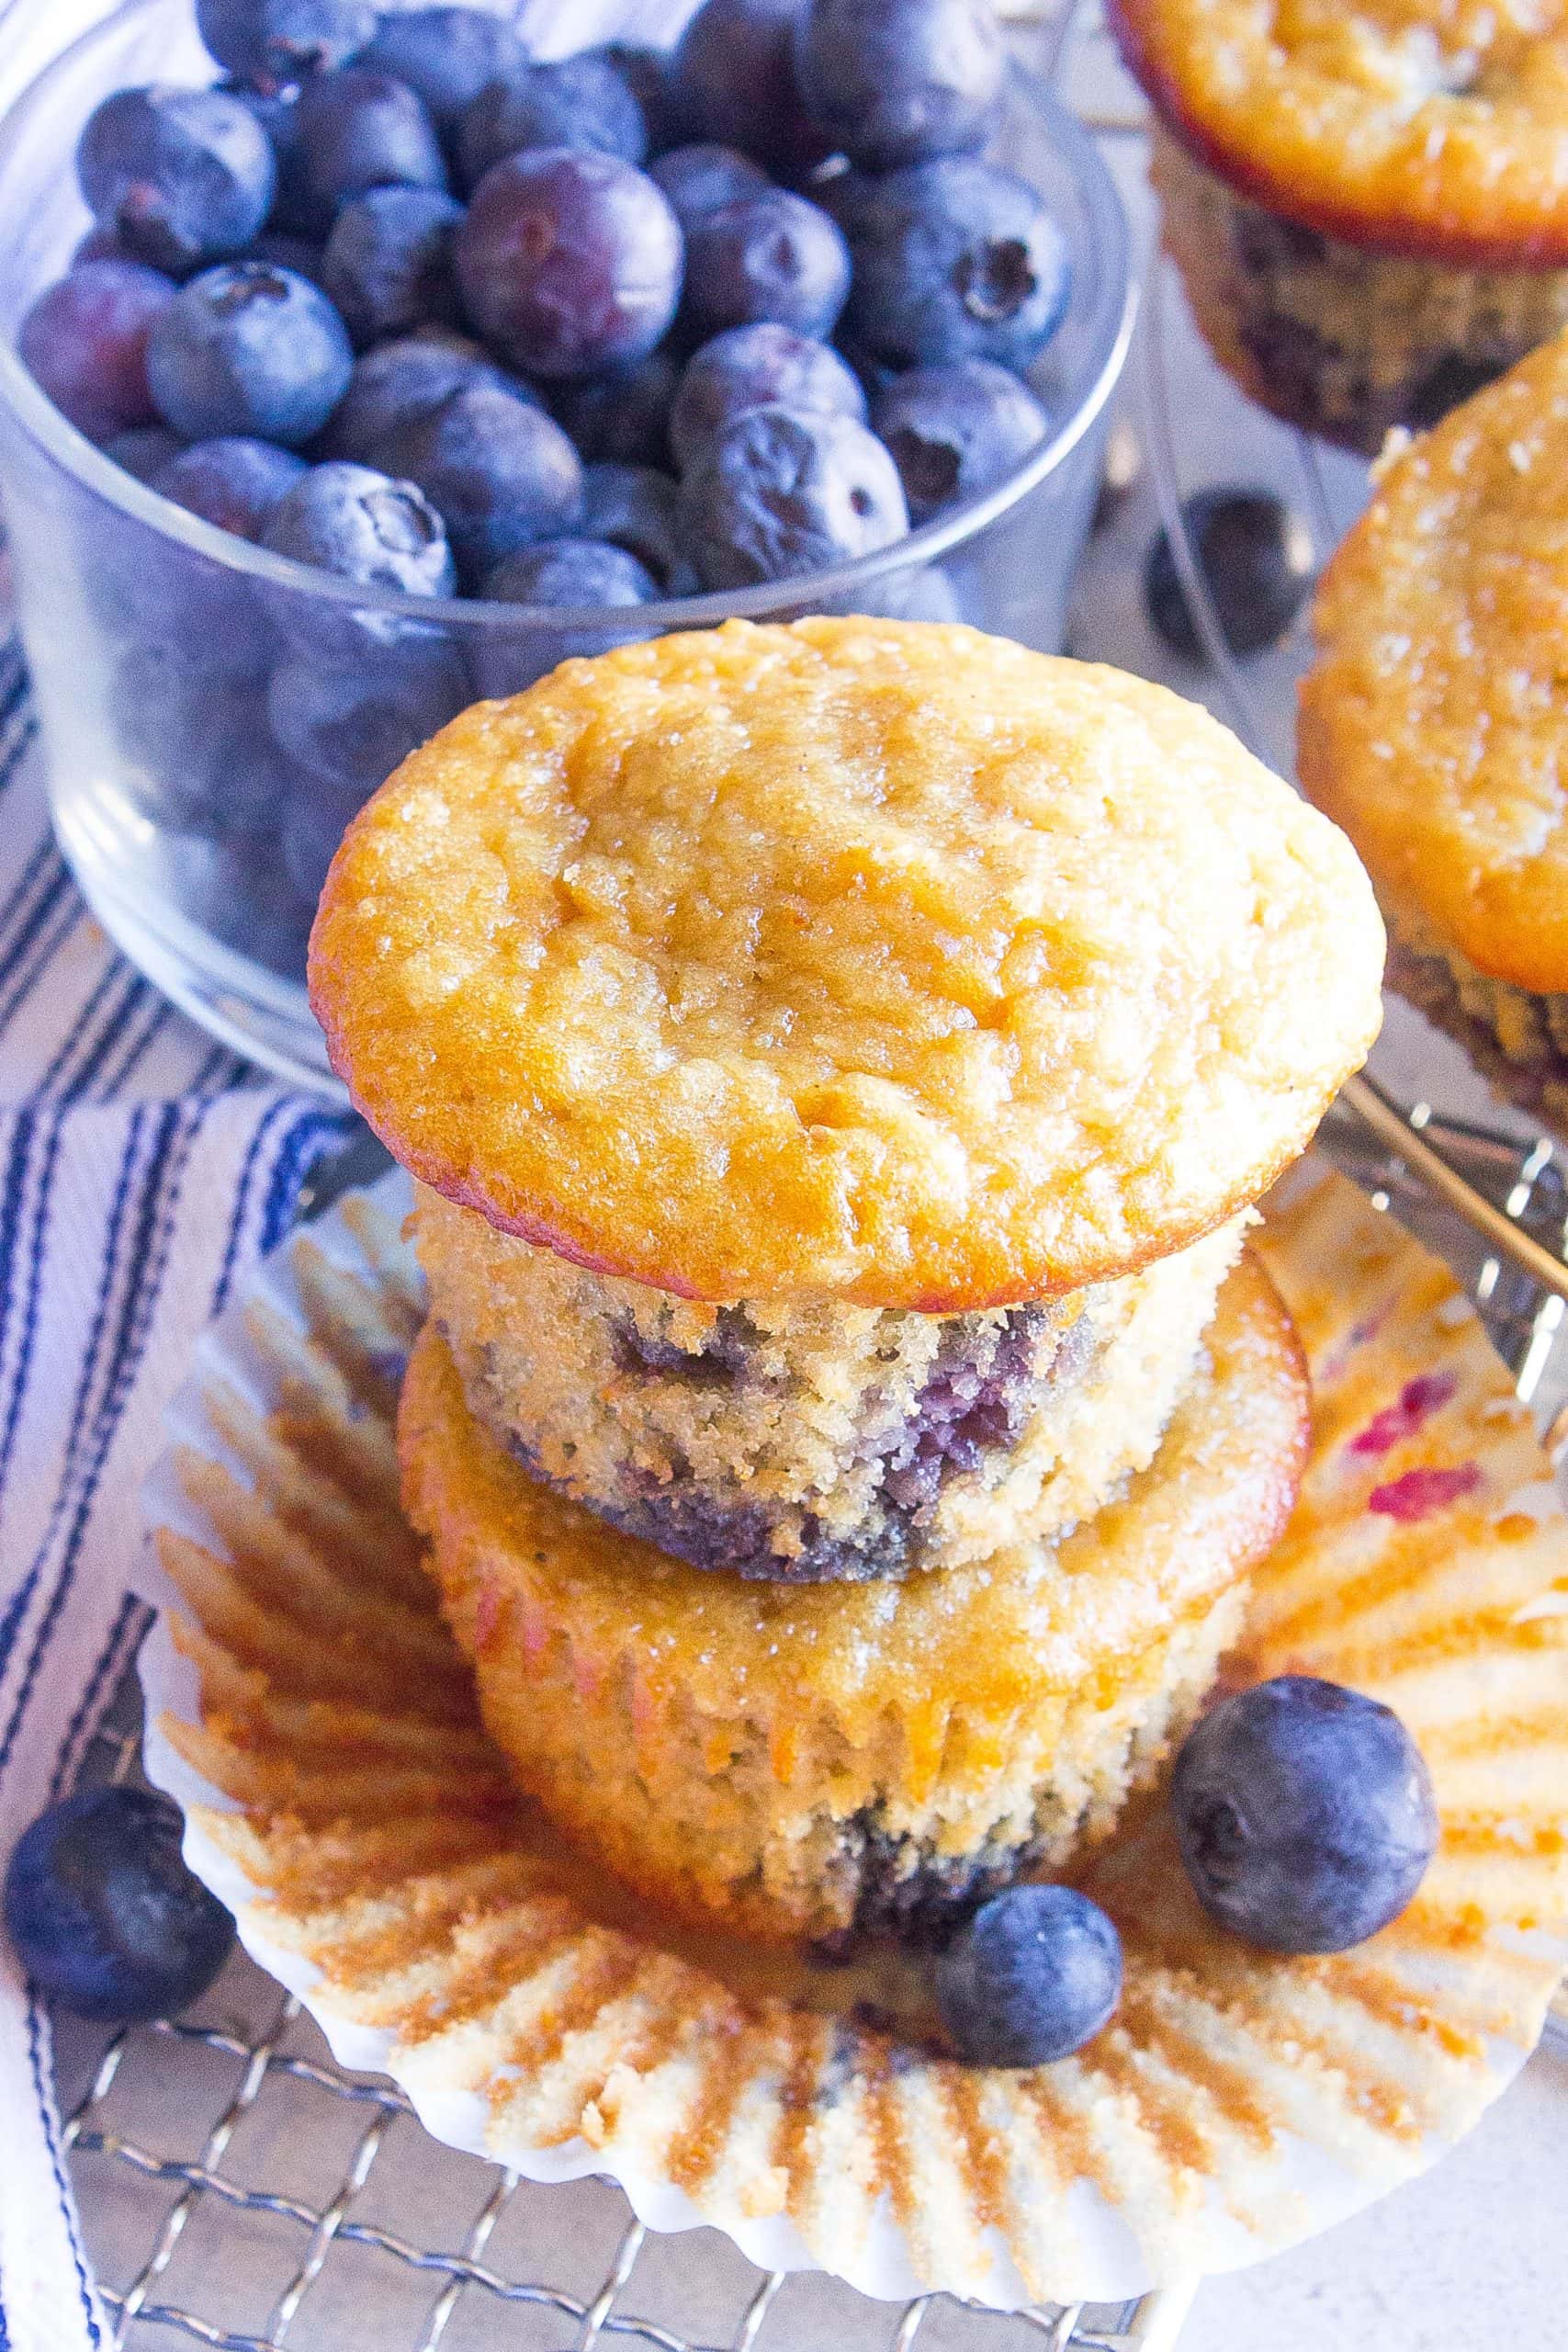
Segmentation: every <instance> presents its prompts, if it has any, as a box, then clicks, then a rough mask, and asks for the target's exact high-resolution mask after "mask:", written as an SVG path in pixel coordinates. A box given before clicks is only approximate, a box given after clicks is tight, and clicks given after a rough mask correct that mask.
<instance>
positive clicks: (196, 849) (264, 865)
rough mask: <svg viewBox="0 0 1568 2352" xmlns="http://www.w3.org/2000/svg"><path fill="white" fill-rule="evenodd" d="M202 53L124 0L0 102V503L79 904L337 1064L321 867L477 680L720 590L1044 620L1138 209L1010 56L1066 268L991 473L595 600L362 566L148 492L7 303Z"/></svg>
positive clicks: (1070, 543)
mask: <svg viewBox="0 0 1568 2352" xmlns="http://www.w3.org/2000/svg"><path fill="white" fill-rule="evenodd" d="M212 78H213V68H212V65H211V62H210V60H209V59H208V57H207V56H206V53H205V51H203V49H202V48H201V45H200V43H199V42H198V40H197V36H196V32H195V28H194V26H193V24H192V21H191V15H190V8H189V0H129V5H127V6H121V7H119V8H118V9H117V10H116V12H115V13H114V14H113V15H112V16H110V17H107V19H105V20H104V21H103V22H101V23H100V24H98V25H97V26H96V27H95V28H94V29H93V30H92V31H90V32H88V33H86V34H84V35H83V36H82V37H81V38H80V39H78V40H75V41H73V43H72V44H71V45H70V46H69V47H68V48H65V49H63V50H62V51H61V53H60V54H59V55H58V56H57V57H56V58H55V59H54V60H53V62H51V64H49V65H48V66H47V68H46V69H45V70H44V71H43V72H42V73H41V74H39V76H38V78H37V79H36V80H35V81H33V82H32V83H31V84H30V85H28V88H27V90H26V91H25V92H24V94H23V95H22V96H21V97H20V98H19V100H18V101H17V103H16V104H15V105H14V106H13V107H12V108H11V110H10V111H9V112H8V113H7V114H6V116H5V118H4V119H3V120H0V220H5V221H6V226H7V248H6V254H5V258H4V262H3V263H0V502H3V504H4V513H5V518H6V526H7V528H8V533H9V538H10V547H11V555H12V562H13V569H14V572H15V579H16V589H17V608H18V614H19V617H20V622H21V628H22V632H23V638H24V642H25V644H26V648H27V652H28V661H29V663H30V666H31V670H32V675H33V681H34V685H35V689H36V693H37V699H38V707H39V719H40V722H41V728H42V734H43V741H44V746H45V752H46V756H47V760H48V765H49V775H50V794H51V807H52V810H53V816H54V822H55V827H56V830H57V831H58V833H59V836H60V841H61V845H62V849H63V851H64V854H65V855H66V857H67V859H68V860H69V862H70V864H71V865H72V867H73V870H74V873H75V875H76V877H77V880H78V881H79V883H80V884H81V887H82V889H83V891H84V893H85V897H86V898H87V899H88V901H89V903H90V904H91V906H92V908H93V910H94V911H95V913H96V915H97V917H98V919H99V920H100V922H102V923H103V924H104V927H105V928H106V930H107V931H108V932H109V933H111V934H112V936H113V937H114V938H115V940H116V941H117V942H118V944H119V945H120V946H121V947H122V948H123V949H124V951H125V953H126V954H127V955H128V956H130V957H131V958H132V960H133V961H134V962H135V963H137V964H138V965H140V966H141V969H142V970H143V971H144V972H146V973H147V974H148V976H149V977H150V978H152V979H153V980H154V981H155V982H156V983H157V984H158V985H159V987H161V988H162V989H164V990H165V991H166V992H167V993H168V995H170V996H171V997H173V998H174V999H175V1001H176V1002H177V1003H179V1004H180V1005H182V1006H183V1007H184V1008H185V1009H186V1012H189V1013H191V1014H192V1015H193V1016H194V1017H195V1018H196V1019H197V1021H199V1022H201V1023H203V1024H204V1025H205V1026H206V1027H207V1028H209V1030H211V1031H213V1032H214V1033H215V1034H216V1035H218V1036H220V1037H221V1038H223V1039H224V1040H225V1041H226V1042H227V1043H228V1044H230V1045H231V1046H234V1047H236V1048H237V1049H238V1050H239V1051H240V1052H242V1053H243V1054H245V1055H247V1056H249V1057H251V1058H252V1059H254V1060H255V1061H257V1062H260V1063H263V1064H265V1065H266V1066H267V1067H269V1068H270V1069H274V1070H276V1071H278V1072H280V1073H281V1074H283V1075H285V1076H287V1077H288V1078H291V1079H294V1080H299V1081H300V1082H303V1083H305V1084H307V1085H310V1086H312V1087H314V1088H317V1089H320V1090H322V1091H333V1092H335V1091H337V1090H336V1086H335V1081H334V1080H333V1077H332V1073H331V1071H330V1069H329V1068H328V1065H327V1059H326V1051H325V1046H324V1045H323V1042H322V1039H321V1033H320V1031H319V1030H318V1029H317V1027H316V1024H315V1023H314V1021H313V1019H312V1018H311V1015H310V1007H309V1005H308V1003H307V1001H306V998H305V991H304V986H303V977H302V976H303V966H304V947H305V939H306V933H307V931H308V927H309V922H310V912H311V902H312V899H313V896H314V891H315V888H317V887H318V886H319V877H320V875H321V873H322V872H323V871H324V869H325V864H326V859H327V857H328V856H329V855H330V854H331V850H332V848H333V845H334V844H335V842H336V840H337V838H338V836H339V835H340V834H341V831H342V830H343V827H344V824H345V823H346V822H347V820H348V818H349V817H350V815H351V814H352V813H353V811H354V809H355V808H356V807H357V806H358V805H359V804H360V803H361V802H362V801H363V800H364V799H365V798H366V797H367V795H368V793H369V792H370V791H372V790H373V789H374V788H375V786H377V785H378V783H379V782H380V781H381V780H382V779H383V777H384V776H385V775H387V774H389V771H390V770H391V769H392V768H393V767H394V766H395V765H396V764H397V763H398V761H399V760H400V758H401V757H402V756H403V754H404V753H405V752H407V751H409V750H411V749H412V746H413V745H414V744H415V743H416V742H418V741H423V739H424V737H426V736H427V735H429V734H431V733H433V732H434V729H435V728H436V727H438V726H440V725H442V724H443V723H444V722H445V720H446V718H449V717H451V716H452V715H453V714H454V713H455V712H456V711H457V709H459V708H460V707H462V706H463V705H464V704H465V703H467V702H469V701H471V700H473V699H474V698H475V697H476V696H477V695H483V694H494V693H507V692H513V691H516V690H517V689H518V688H520V687H521V686H523V685H525V684H527V683H528V681H529V680H530V679H531V678H534V677H536V676H538V675H540V674H542V673H544V672H545V671H547V670H548V669H550V668H552V667H553V666H554V664H555V663H556V662H558V661H559V660H561V659H562V658H564V657H565V656H566V655H567V654H569V653H574V652H586V651H593V650H601V649H603V648H604V647H605V646H607V645H610V644H615V643H621V642H625V641H626V640H628V639H633V638H643V637H654V636H660V635H662V634H663V633H664V632H666V631H668V630H670V629H677V628H702V627H705V626H708V625H710V624H712V623H714V622H717V621H720V620H724V619H727V618H728V617H729V616H732V615H737V614H739V615H741V616H745V617H747V618H749V619H753V620H762V619H788V618H793V617H794V616H797V615H799V614H802V613H807V612H820V611H839V612H846V613H848V612H873V613H878V612H879V613H888V614H896V615H900V616H908V617H911V618H941V619H953V618H959V619H963V620H965V621H970V622H973V623H974V624H975V625H976V627H978V628H986V629H990V630H994V631H996V632H998V634H1000V635H1003V636H1008V637H1013V638H1017V639H1021V641H1022V642H1024V643H1025V644H1029V645H1033V646H1038V647H1040V648H1042V649H1043V650H1056V649H1057V648H1058V647H1059V646H1060V644H1061V640H1062V632H1063V627H1064V618H1065V608H1066V595H1067V589H1068V585H1069V582H1070V580H1071V576H1072V572H1073V569H1074V566H1075V564H1076V562H1077V557H1078V555H1079V552H1080V550H1081V548H1082V545H1083V541H1084V538H1085V536H1086V534H1087V531H1088V528H1089V518H1090V515H1091V513H1092V511H1093V505H1094V500H1095V496H1096V492H1097V488H1098V483H1099V473H1100V451H1101V444H1102V440H1103V435H1104V429H1105V424H1106V408H1107V401H1108V399H1109V395H1110V393H1111V388H1112V386H1113V385H1114V383H1115V381H1116V378H1117V376H1118V374H1119V372H1120V370H1121V368H1122V361H1123V359H1124V357H1125V356H1126V349H1127V343H1128V338H1129V334H1130V333H1131V326H1132V313H1133V307H1134V301H1133V289H1132V282H1131V274H1130V267H1129V250H1128V236H1127V227H1126V221H1125V218H1124V215H1123V213H1122V206H1121V203H1120V200H1119V198H1118V197H1117V194H1116V191H1115V188H1114V187H1113V186H1112V184H1111V178H1110V175H1109V174H1108V173H1107V171H1106V169H1105V166H1104V164H1102V163H1101V161H1100V157H1099V155H1098V153H1096V151H1095V148H1094V144H1093V141H1091V139H1090V138H1089V135H1088V134H1087V133H1086V132H1085V130H1083V128H1082V127H1081V125H1079V124H1078V123H1077V121H1075V120H1074V119H1073V118H1072V117H1071V116H1070V115H1069V114H1067V113H1066V111H1065V110H1064V109H1063V108H1062V107H1059V106H1057V105H1056V103H1055V101H1054V99H1053V98H1052V97H1051V96H1050V95H1049V93H1048V92H1047V91H1046V90H1045V89H1044V88H1043V85H1040V84H1039V83H1038V82H1036V81H1033V80H1032V79H1031V78H1030V77H1029V76H1028V75H1026V74H1023V73H1022V72H1021V71H1020V70H1017V69H1014V71H1013V73H1012V75H1011V79H1010V89H1009V98H1008V105H1007V108H1006V112H1005V117H1004V120H1003V123H1002V126H1001V129H1000V130H999V131H998V138H997V141H996V142H995V145H994V147H993V150H992V153H994V155H995V157H996V159H997V160H998V161H999V162H1003V163H1005V164H1008V165H1009V166H1010V168H1012V169H1014V170H1016V171H1019V172H1021V173H1022V174H1024V175H1026V176H1027V177H1029V178H1030V179H1031V180H1032V181H1033V182H1034V183H1035V185H1036V186H1037V187H1039V188H1040V189H1041V190H1042V192H1043V195H1044V196H1045V198H1046V200H1047V202H1048V203H1049V204H1050V206H1051V208H1052V210H1053V212H1054V214H1055V219H1056V220H1057V222H1058V224H1059V226H1060V227H1061V229H1062V230H1063V232H1064V233H1065V235H1066V241H1067V244H1068V248H1069V252H1070V255H1071V260H1072V267H1073V284H1072V294H1071V299H1070V301H1069V305H1068V309H1067V313H1066V317H1065V319H1064V321H1063V322H1062V325H1061V326H1060V328H1059V329H1058V331H1057V333H1056V334H1055V336H1054V337H1053V339H1052V341H1051V344H1050V345H1049V346H1048V348H1047V349H1046V351H1045V352H1044V353H1043V355H1042V356H1041V358H1040V360H1039V362H1038V363H1037V364H1036V366H1035V368H1033V370H1032V376H1031V380H1032V384H1033V386H1034V389H1035V390H1036V391H1037V392H1038V394H1039V395H1040V397H1041V399H1042V400H1043V402H1044V404H1045V407H1046V410H1047V413H1048V414H1049V415H1050V416H1051V418H1052V420H1053V423H1054V425H1055V430H1054V431H1053V433H1052V434H1051V435H1050V436H1049V438H1048V439H1047V440H1046V442H1045V443H1044V444H1043V446H1042V447H1040V448H1039V449H1038V450H1037V451H1036V452H1035V453H1034V455H1033V456H1032V458H1030V460H1029V461H1028V463H1027V464H1026V465H1024V466H1023V467H1022V468H1021V469H1020V470H1019V471H1018V472H1017V473H1015V474H1014V475H1013V476H1012V477H1011V478H1010V480H1009V481H1006V482H1005V483H1004V484H1002V485H1001V486H1000V487H999V488H998V489H997V490H995V491H993V492H988V493H987V494H986V495H984V496H982V497H980V498H977V499H974V500H971V501H969V502H968V503H966V504H964V505H961V506H958V507H955V508H953V509H951V510H949V511H948V512H946V513H944V514H942V515H940V516H938V517H937V518H936V519H935V520H934V521H932V522H931V523H928V524H926V525H925V526H923V527H922V528H921V529H919V530H918V531H915V532H913V533H912V534H911V535H910V536H909V537H908V538H906V539H902V540H900V541H899V542H898V543H897V545H896V546H894V547H892V548H886V549H884V550H882V551H881V552H879V553H878V554H876V555H874V556H870V557H864V558H862V559H861V560H858V561H856V562H854V563H850V564H845V565H842V566H840V567H839V568H838V569H836V570H834V571H825V572H818V573H813V574H811V575H810V576H809V577H807V578H804V579H797V580H791V581H788V582H777V583H770V584H767V585H764V586H761V587H757V588H751V589H746V590H740V591H738V592H733V593H726V594H716V595H705V596H693V597H685V598H682V599H675V600H668V601H665V602H662V603H660V604H653V605H638V606H636V607H634V608H631V609H630V610H628V611H623V612H618V613H616V614H615V616H614V618H613V620H612V618H611V616H608V615H606V614H605V613H604V612H603V611H601V610H599V609H597V608H595V609H592V610H584V611H567V610H563V609H559V608H550V609H548V610H543V609H538V608H525V607H520V606H510V605H491V604H478V603H471V602H456V601H454V602H446V601H436V600H432V599H428V598H409V597H403V596H398V595H393V594H380V595H374V596H372V595H367V594H364V593H363V592H362V591H360V590H358V589H355V588H354V587H351V586H349V585H347V584H346V583H344V582H340V581H337V580H334V579H333V578H331V577H330V576H329V575H327V574H325V573H322V572H320V571H311V570H308V569H306V568H305V567H303V566H301V565H299V564H296V563H293V562H291V561H289V560H287V559H285V558H282V557H278V556H274V555H271V554H269V553H268V552H266V551H265V549H263V548H256V547H253V546H251V545H250V544H248V543H247V542H245V541H243V540H241V539H237V538H234V537H231V536H229V535H228V534H226V533H223V532H221V531H219V530H216V529H214V528H213V527H212V526H209V525H208V524H206V523H203V522H201V521H199V520H198V519H197V518H196V517H195V516H193V515H187V514H186V513H185V512H184V510H183V509H181V508H178V507H175V506H174V505H172V504H170V503H168V502H167V501H165V500H164V499H160V498H158V497H156V496H155V495H154V494H153V493H152V492H150V491H148V490H146V489H144V488H143V487H142V486H141V484H140V483H139V482H137V481H135V480H133V479H132V478H131V477H130V475H128V474H126V473H124V472H122V471H121V470H120V469H119V468H118V467H117V466H115V465H114V464H112V463H111V462H110V460H109V459H108V458H106V457H104V456H103V455H102V454H101V453H100V452H99V451H98V450H97V449H96V448H95V447H93V446H92V444H91V443H90V442H88V441H86V440H85V439H84V438H83V437H82V435H79V434H78V433H76V432H75V431H74V430H73V427H72V426H70V425H69V424H67V423H66V422H65V420H64V418H63V417H62V415H61V414H60V413H59V412H58V411H57V410H56V409H54V408H53V407H52V405H51V403H50V401H48V400H47V399H46V398H45V396H44V395H43V393H42V392H41V391H39V389H38V387H37V385H36V384H35V383H34V382H33V381H32V379H31V378H30V377H29V376H28V373H27V371H26V370H25V369H24V368H23V367H22V366H21V364H20V362H19V360H18V359H17V354H16V348H15V343H16V333H17V325H18V322H19V321H20V319H21V317H22V316H23V314H24V313H25V312H26V311H27V309H28V304H29V303H30V302H31V300H33V298H34V297H35V296H36V295H37V294H38V293H39V290H40V289H41V288H43V287H44V286H46V285H47V284H49V282H50V281H51V279H52V278H54V277H58V276H59V275H60V273H61V272H62V269H63V268H64V266H66V263H67V261H68V259H69V256H70V254H71V252H72V249H73V245H74V244H75V243H76V241H77V240H78V238H79V237H80V236H81V234H82V233H83V231H84V229H85V227H86V225H87V218H86V214H85V210H84V208H83V206H82V203H81V200H80V198H79V197H78V195H77V193H76V189H75V183H74V175H73V169H72V162H71V158H72V154H73V148H74V144H75V140H76V135H77V132H78V130H80V127H81V125H82V123H83V122H84V121H85V119H86V117H87V115H88V114H89V113H90V112H91V110H92V108H93V107H94V106H96V104H97V102H98V100H99V99H100V98H102V97H103V96H106V95H107V93H108V92H109V91H111V90H114V89H118V88H120V87H122V86H124V85H127V84H135V83H141V82H146V81H151V80H153V79H159V80H185V81H190V82H199V81H209V80H211V79H212Z"/></svg>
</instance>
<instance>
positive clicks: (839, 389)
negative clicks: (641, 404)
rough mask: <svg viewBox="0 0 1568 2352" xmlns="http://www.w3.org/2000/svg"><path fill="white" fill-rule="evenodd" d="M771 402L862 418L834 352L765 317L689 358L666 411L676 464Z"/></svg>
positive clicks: (853, 383) (852, 381)
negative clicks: (726, 427)
mask: <svg viewBox="0 0 1568 2352" xmlns="http://www.w3.org/2000/svg"><path fill="white" fill-rule="evenodd" d="M772 407H784V408H790V409H795V410H796V411H797V412H804V413H808V414H810V415H812V416H848V417H852V418H853V419H854V421H855V423H856V424H864V423H865V415H866V411H865V394H864V393H863V391H862V390H861V388H860V384H859V382H858V380H857V379H856V377H855V376H854V373H853V371H852V369H851V368H848V367H847V366H846V365H845V363H844V361H843V360H841V359H840V356H839V355H838V353H837V352H836V351H834V350H832V349H830V348H829V345H827V344H825V343H817V342H815V341H813V340H812V338H811V337H810V336H808V335H802V334H795V331H794V329H793V328H791V327H784V326H779V325H776V324H775V323H773V322H772V321H766V320H764V321H761V322H759V323H758V324H757V325H755V326H749V327H731V328H729V329H728V332H727V333H726V334H717V335H715V336H714V338H713V340H712V342H711V343H705V344H704V345H703V347H702V349H701V350H700V351H699V352H697V353H695V354H694V356H693V358H692V359H691V361H690V362H689V364H688V366H687V368H686V372H685V374H684V375H683V376H682V379H681V389H680V390H679V391H678V392H677V393H676V395H675V405H674V407H673V408H672V409H671V413H670V445H671V448H672V449H673V451H674V453H675V462H676V464H677V465H678V466H681V467H682V468H684V467H686V466H689V465H690V464H691V463H692V461H693V459H694V458H695V456H696V454H697V451H698V450H699V449H700V448H701V447H702V446H703V444H704V442H705V441H707V440H709V439H710V438H711V437H712V435H714V434H716V432H717V431H718V430H719V428H720V427H721V426H722V425H726V424H729V423H730V421H731V419H732V418H734V417H737V416H739V415H741V414H743V413H744V412H745V411H746V410H747V409H749V408H772Z"/></svg>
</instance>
